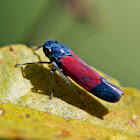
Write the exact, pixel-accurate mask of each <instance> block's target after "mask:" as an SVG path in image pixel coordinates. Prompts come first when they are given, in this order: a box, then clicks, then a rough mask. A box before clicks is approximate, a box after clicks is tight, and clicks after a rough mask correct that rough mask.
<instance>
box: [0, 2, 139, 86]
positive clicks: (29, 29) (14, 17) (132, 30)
mask: <svg viewBox="0 0 140 140" xmlns="http://www.w3.org/2000/svg"><path fill="white" fill-rule="evenodd" d="M139 5H140V1H139V0H133V1H131V0H123V1H122V0H117V1H112V0H108V1H103V0H86V1H85V0H38V1H37V0H24V1H19V0H5V1H2V0H1V1H0V46H4V45H9V44H18V43H20V44H21V43H25V44H27V45H35V46H36V45H42V44H43V43H44V42H45V41H46V40H50V39H55V40H57V41H59V42H61V43H64V44H66V45H67V46H68V47H69V48H70V49H71V50H72V51H74V52H75V53H76V54H77V55H78V56H79V57H80V58H81V59H83V60H84V61H85V62H86V63H88V64H89V65H91V66H93V67H95V68H97V69H99V70H101V71H103V72H104V73H106V74H108V75H110V76H112V77H115V78H117V79H118V80H119V81H120V82H121V84H122V86H129V87H136V88H139V89H140V82H139V79H140V8H139Z"/></svg>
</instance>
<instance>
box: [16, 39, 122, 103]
mask: <svg viewBox="0 0 140 140" xmlns="http://www.w3.org/2000/svg"><path fill="white" fill-rule="evenodd" d="M42 47H43V52H44V53H45V55H46V56H47V57H48V58H49V59H50V62H32V63H24V64H16V66H17V65H27V64H37V63H46V64H52V65H53V66H54V69H53V70H52V71H51V72H52V73H53V72H54V71H55V70H58V71H59V73H60V74H61V75H62V76H63V77H64V79H65V80H66V82H67V83H69V84H70V85H71V86H72V87H73V88H74V89H75V90H76V91H77V92H78V93H79V94H81V93H80V92H79V91H78V90H77V89H76V88H75V87H74V86H73V85H72V84H71V82H70V81H69V80H68V79H67V77H66V76H65V75H67V76H69V77H70V78H71V79H72V80H74V81H75V82H76V83H78V84H79V85H80V86H81V87H83V88H84V89H86V90H87V91H89V92H90V93H92V94H93V95H95V96H97V97H99V98H100V99H102V100H105V101H108V102H112V103H115V102H117V101H119V100H120V98H121V96H122V95H123V93H122V91H121V89H119V88H118V87H117V86H115V85H114V84H112V83H110V82H109V81H107V80H106V79H105V78H103V77H102V76H101V75H99V74H98V73H97V72H96V71H95V70H94V69H93V68H91V67H90V66H89V65H87V64H86V63H85V62H84V61H83V60H81V59H80V58H79V57H78V56H77V55H76V54H74V53H73V52H72V51H71V50H70V49H69V48H68V47H67V46H66V45H64V44H61V43H58V42H57V41H55V40H50V41H46V42H45V43H44V45H43V46H39V47H38V48H37V49H39V48H42ZM37 49H36V50H37ZM52 95H53V94H51V97H52Z"/></svg>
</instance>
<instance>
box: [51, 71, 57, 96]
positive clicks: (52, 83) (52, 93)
mask: <svg viewBox="0 0 140 140" xmlns="http://www.w3.org/2000/svg"><path fill="white" fill-rule="evenodd" d="M56 70H57V69H56V68H55V69H53V70H51V71H50V73H51V79H52V89H53V92H52V93H51V96H50V99H52V97H53V93H54V86H53V72H54V71H56Z"/></svg>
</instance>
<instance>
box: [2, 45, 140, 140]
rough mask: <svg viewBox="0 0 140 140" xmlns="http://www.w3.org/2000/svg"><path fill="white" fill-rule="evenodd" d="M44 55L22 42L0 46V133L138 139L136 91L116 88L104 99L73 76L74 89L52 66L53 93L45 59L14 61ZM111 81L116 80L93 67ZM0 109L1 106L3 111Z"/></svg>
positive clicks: (31, 136) (139, 104) (6, 135)
mask: <svg viewBox="0 0 140 140" xmlns="http://www.w3.org/2000/svg"><path fill="white" fill-rule="evenodd" d="M40 60H41V61H49V60H48V58H46V57H45V55H44V54H43V51H40V50H38V51H36V52H34V51H33V50H32V49H30V48H27V46H25V45H11V46H6V47H3V48H2V49H1V50H0V74H1V78H0V86H1V88H0V112H1V113H0V115H1V116H0V124H1V125H0V137H1V138H21V139H24V138H27V139H34V138H37V139H42V138H46V139H57V138H61V139H90V138H95V139H119V140H120V139H138V138H139V137H140V131H139V130H140V125H139V124H140V118H139V116H140V112H139V107H140V102H139V100H140V91H139V90H137V89H134V88H123V87H121V88H122V90H123V92H124V96H123V97H122V98H121V100H120V101H119V102H117V103H108V102H105V101H102V100H100V99H99V98H97V97H95V96H93V95H92V94H90V93H89V92H87V91H86V90H84V89H83V88H81V87H80V86H79V85H77V84H76V83H75V82H73V81H71V82H72V83H73V84H74V85H75V86H76V88H77V89H78V90H79V91H80V92H81V93H82V99H83V101H84V104H85V105H86V106H87V108H84V106H83V105H82V103H81V100H80V97H79V95H78V94H77V93H76V92H75V91H74V90H73V89H72V88H71V87H69V85H68V84H67V83H66V82H65V81H64V80H63V79H62V76H61V75H60V74H59V73H58V72H56V73H54V74H53V79H54V89H55V92H54V97H53V99H52V100H50V99H49V97H50V94H51V92H52V86H51V76H50V70H51V69H52V68H53V67H52V66H51V65H48V64H43V65H42V64H41V65H40V64H34V65H26V66H18V67H15V64H17V63H18V64H22V63H26V62H35V61H40ZM98 72H99V73H100V74H101V75H103V76H104V77H105V78H107V79H108V80H109V81H111V82H112V83H114V84H116V85H117V86H120V84H119V82H118V81H117V80H116V79H114V78H111V77H110V76H107V75H105V74H103V73H102V72H100V71H98ZM3 111H4V112H3Z"/></svg>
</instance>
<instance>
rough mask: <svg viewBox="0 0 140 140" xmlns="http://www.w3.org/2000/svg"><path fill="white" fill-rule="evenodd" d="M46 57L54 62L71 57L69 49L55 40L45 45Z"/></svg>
mask: <svg viewBox="0 0 140 140" xmlns="http://www.w3.org/2000/svg"><path fill="white" fill-rule="evenodd" d="M43 51H44V53H45V55H46V56H47V57H48V58H49V59H50V60H52V61H55V60H59V59H60V58H62V57H64V56H68V55H71V53H70V50H69V48H68V47H67V46H66V45H64V44H61V43H58V42H57V41H55V40H49V41H46V42H45V43H44V45H43Z"/></svg>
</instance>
